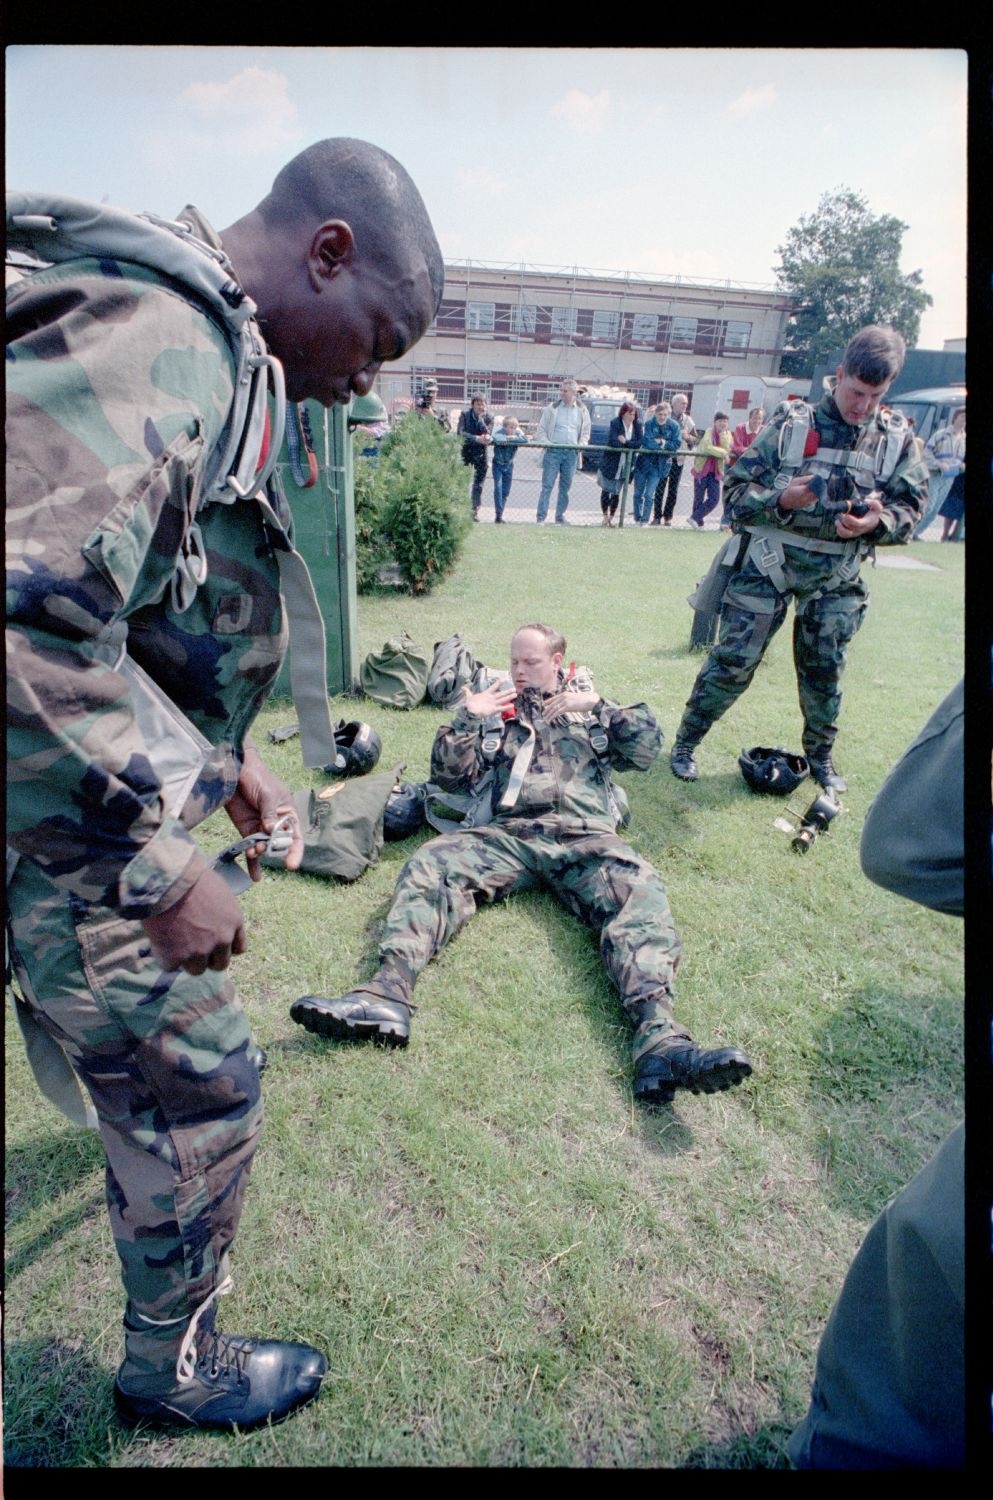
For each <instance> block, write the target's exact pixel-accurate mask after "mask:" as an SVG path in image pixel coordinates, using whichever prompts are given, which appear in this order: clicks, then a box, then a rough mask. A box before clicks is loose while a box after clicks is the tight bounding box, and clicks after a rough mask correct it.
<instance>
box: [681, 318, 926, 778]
mask: <svg viewBox="0 0 993 1500" xmlns="http://www.w3.org/2000/svg"><path fill="white" fill-rule="evenodd" d="M904 353H905V346H904V341H903V339H902V338H901V337H900V335H899V334H898V333H895V332H894V331H893V330H892V329H890V328H877V327H869V328H864V329H862V331H861V332H860V333H858V334H856V336H855V338H853V339H852V341H851V342H850V344H849V345H848V347H847V349H846V350H845V355H844V359H843V361H842V363H841V364H840V365H839V366H838V369H837V374H836V377H835V378H834V380H833V381H832V382H829V384H830V386H831V389H830V390H829V391H828V392H826V393H825V395H824V396H823V397H822V399H821V401H820V403H819V404H818V405H817V406H816V407H815V408H814V409H813V416H812V423H811V426H810V429H809V432H808V433H807V441H806V446H805V449H804V454H805V455H806V456H805V457H801V460H800V462H799V463H798V465H797V466H795V467H792V468H788V467H787V466H786V465H785V464H784V460H783V457H782V456H781V455H782V448H781V434H782V433H783V429H784V424H786V423H787V422H788V420H789V413H788V411H787V409H786V408H785V407H783V408H781V409H780V410H779V411H778V412H777V413H776V415H775V416H774V417H773V420H772V421H771V422H770V423H769V425H768V426H767V427H766V428H764V429H763V431H762V432H761V433H760V434H759V436H758V437H757V438H756V440H755V442H754V443H753V444H752V446H751V448H749V450H748V452H747V453H746V454H745V455H744V456H743V457H742V458H740V459H739V460H738V462H737V463H736V464H735V465H734V467H733V468H732V469H731V471H730V473H729V474H728V477H727V481H726V484H725V490H724V495H725V500H726V503H727V507H728V511H729V513H730V516H731V521H732V529H733V530H734V531H736V532H738V533H741V532H747V533H749V538H750V545H749V546H748V549H747V552H745V554H744V561H743V563H742V565H741V566H740V567H739V569H738V571H736V572H735V573H734V574H733V575H732V577H731V580H730V582H729V584H728V587H727V589H726V591H725V593H724V598H723V605H722V609H721V621H720V638H719V641H718V643H717V645H716V646H714V647H713V649H712V651H711V653H710V656H709V658H708V660H707V662H706V663H705V665H704V666H703V668H702V670H701V671H700V673H699V675H698V677H697V680H696V682H695V683H694V685H693V691H692V693H691V694H690V697H689V700H688V702H687V704H686V711H685V713H684V714H683V718H682V721H681V723H680V725H679V728H678V730H677V731H676V739H675V743H674V745H673V748H672V755H671V758H670V764H671V767H672V771H673V774H674V775H676V776H678V777H680V779H681V780H683V781H693V780H695V779H696V776H697V766H696V760H695V757H694V754H693V752H694V750H695V749H696V746H697V745H698V744H699V743H700V741H701V740H702V739H703V737H704V735H705V734H706V733H707V731H708V729H709V728H710V726H711V725H712V724H713V723H714V721H715V720H716V719H719V718H720V717H721V715H722V714H724V713H726V712H727V710H728V709H729V708H730V707H731V705H732V703H734V701H735V699H736V698H737V697H738V696H739V695H740V694H741V693H743V692H744V691H745V689H746V688H747V686H748V684H749V683H750V682H751V680H752V677H753V675H754V673H755V669H756V667H757V666H758V664H759V662H760V661H761V660H762V657H763V655H764V653H765V650H766V647H767V646H768V644H769V642H770V641H771V640H772V638H773V636H774V635H775V634H776V631H777V630H778V629H779V627H780V626H781V625H782V623H783V620H784V619H785V618H786V612H787V608H788V606H789V602H790V600H791V599H793V600H794V602H795V605H796V615H795V619H794V624H793V657H794V661H795V663H796V674H797V687H798V691H799V697H800V708H801V711H802V713H803V749H804V753H805V754H806V756H807V758H808V760H809V761H810V768H811V771H812V773H813V775H814V777H815V778H816V780H817V781H819V782H820V784H821V786H823V787H825V788H830V789H833V790H835V791H844V790H845V787H846V782H845V780H844V778H843V777H842V776H841V775H840V774H839V772H838V771H837V770H836V769H835V766H834V763H833V759H832V752H833V748H834V741H835V736H836V735H837V733H838V716H839V712H840V708H841V674H842V670H843V668H844V665H845V653H846V651H847V648H848V643H849V641H850V640H851V639H852V637H853V636H854V634H855V632H856V631H857V630H858V628H859V626H860V625H861V624H862V620H863V617H864V615H865V611H866V609H867V607H868V602H869V591H868V589H867V587H866V585H865V583H864V582H863V581H862V579H861V578H860V577H859V564H860V561H861V558H862V556H863V555H864V554H865V553H866V552H867V551H868V550H870V549H871V548H872V547H877V546H879V547H886V546H897V545H900V544H902V543H905V542H908V541H909V540H910V537H911V535H912V534H913V529H914V526H915V525H916V524H917V521H918V519H919V517H920V513H921V508H922V506H923V504H924V502H925V501H926V499H927V482H928V481H927V469H926V468H925V466H924V463H923V461H922V457H921V450H920V444H919V443H918V441H917V439H916V438H915V437H914V436H913V434H912V433H911V432H910V430H909V429H906V428H902V427H901V426H900V425H899V423H900V420H901V419H899V418H896V419H894V418H893V417H892V416H891V415H888V414H883V413H879V412H878V411H877V408H878V406H879V403H880V401H881V399H882V397H883V396H884V395H885V394H886V391H887V389H888V388H889V385H890V383H891V381H892V380H893V379H894V378H895V377H896V376H897V375H898V374H899V373H900V370H901V369H902V368H903V360H904ZM888 444H889V452H890V454H891V458H892V460H893V461H892V463H890V462H886V468H887V470H888V472H887V473H886V477H885V478H884V479H883V480H882V481H881V482H878V487H877V479H878V474H877V472H876V471H875V470H874V463H875V462H876V459H877V455H883V456H884V457H885V455H886V453H887V451H888V450H887V445H888ZM879 461H880V462H882V461H883V460H882V459H880V460H879ZM798 470H799V471H798ZM870 485H871V486H872V488H871V489H870V488H869V486H870ZM859 493H861V494H862V495H863V496H864V500H863V504H864V505H865V506H866V507H867V510H866V513H865V514H864V515H859V514H856V513H855V512H854V511H853V510H852V509H851V508H850V506H851V502H852V498H853V496H856V497H857V496H858V494H859ZM740 556H741V554H740V553H739V557H740Z"/></svg>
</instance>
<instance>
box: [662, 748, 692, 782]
mask: <svg viewBox="0 0 993 1500" xmlns="http://www.w3.org/2000/svg"><path fill="white" fill-rule="evenodd" d="M694 749H695V746H693V745H684V744H681V743H680V742H679V740H677V741H676V743H675V744H674V745H673V747H672V753H671V754H670V756H669V766H670V768H671V770H672V774H673V776H678V777H679V779H680V781H696V778H697V768H696V761H695V760H694V758H693V751H694Z"/></svg>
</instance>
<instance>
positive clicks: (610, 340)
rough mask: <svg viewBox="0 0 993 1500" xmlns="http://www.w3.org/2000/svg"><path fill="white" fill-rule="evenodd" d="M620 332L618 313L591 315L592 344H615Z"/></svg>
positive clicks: (619, 316)
mask: <svg viewBox="0 0 993 1500" xmlns="http://www.w3.org/2000/svg"><path fill="white" fill-rule="evenodd" d="M620 331H621V315H620V313H619V312H595V313H594V314H593V332H592V335H591V337H592V339H593V342H594V344H616V343H617V335H618V334H619V333H620Z"/></svg>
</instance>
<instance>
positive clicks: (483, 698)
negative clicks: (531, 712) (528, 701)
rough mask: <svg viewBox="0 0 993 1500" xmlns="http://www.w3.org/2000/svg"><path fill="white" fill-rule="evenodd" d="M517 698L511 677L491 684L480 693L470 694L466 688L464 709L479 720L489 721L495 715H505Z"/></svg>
mask: <svg viewBox="0 0 993 1500" xmlns="http://www.w3.org/2000/svg"><path fill="white" fill-rule="evenodd" d="M516 697H517V693H516V692H515V690H514V685H513V683H512V682H511V681H510V678H509V677H504V678H503V679H502V680H501V681H499V682H491V683H490V685H489V687H485V688H483V690H482V691H481V692H479V693H470V691H469V689H468V688H464V689H463V697H462V707H463V708H464V709H465V710H466V712H467V713H470V714H474V715H475V716H476V718H477V719H488V718H490V717H491V716H492V715H493V714H500V713H503V710H504V709H505V708H509V707H510V705H511V704H512V703H513V702H514V700H515V699H516Z"/></svg>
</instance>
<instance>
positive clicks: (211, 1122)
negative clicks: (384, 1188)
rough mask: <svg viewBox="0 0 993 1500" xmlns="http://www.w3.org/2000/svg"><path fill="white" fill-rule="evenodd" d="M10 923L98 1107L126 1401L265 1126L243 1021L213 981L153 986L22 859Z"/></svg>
mask: <svg viewBox="0 0 993 1500" xmlns="http://www.w3.org/2000/svg"><path fill="white" fill-rule="evenodd" d="M8 912H9V920H10V933H11V961H12V965H13V969H14V974H15V977H16V980H17V983H18V987H19V988H20V991H21V994H22V996H23V998H24V1000H25V1002H26V1004H27V1006H28V1009H29V1011H30V1012H31V1013H32V1016H33V1018H34V1020H35V1021H37V1022H38V1024H39V1025H40V1026H41V1027H42V1028H43V1029H44V1031H45V1032H46V1033H47V1034H48V1035H49V1036H50V1037H53V1038H54V1039H55V1040H56V1041H57V1042H58V1043H59V1044H60V1045H61V1047H62V1048H63V1049H64V1051H65V1052H66V1054H67V1055H68V1058H69V1060H70V1062H71V1063H72V1066H73V1068H74V1069H75V1072H76V1074H77V1076H78V1078H79V1079H80V1081H81V1082H82V1084H83V1085H84V1086H85V1088H86V1090H87V1091H88V1093H89V1095H90V1098H91V1099H92V1101H93V1105H94V1107H95V1110H96V1114H97V1119H98V1122H99V1129H100V1134H101V1137H102V1140H103V1145H104V1150H105V1152H106V1156H107V1168H106V1192H107V1207H108V1210H109V1213H110V1221H111V1228H112V1231H113V1235H114V1240H115V1243H116V1246H117V1253H118V1255H119V1257H120V1263H121V1276H122V1279H123V1281H124V1288H125V1291H126V1293H127V1308H126V1312H125V1330H126V1346H127V1364H128V1372H129V1380H128V1384H129V1388H130V1389H139V1388H140V1386H141V1381H142V1378H143V1377H149V1378H154V1377H155V1376H156V1375H160V1374H162V1373H165V1372H167V1371H168V1370H169V1368H170V1367H171V1366H174V1365H175V1363H176V1358H177V1353H178V1345H179V1343H180V1342H181V1340H182V1336H183V1334H184V1333H185V1332H186V1327H187V1325H188V1323H189V1320H190V1318H191V1316H192V1315H193V1313H195V1312H196V1310H197V1308H198V1307H200V1305H201V1304H202V1303H204V1302H205V1301H206V1300H207V1299H208V1298H209V1297H210V1295H211V1293H212V1292H214V1291H215V1290H216V1289H217V1287H218V1286H219V1285H220V1283H221V1282H222V1281H223V1279H224V1277H225V1276H226V1274H227V1264H226V1262H227V1252H228V1249H229V1247H230V1245H231V1242H232V1240H233V1239H234V1235H235V1231H236V1229H237V1226H238V1220H239V1218H240V1217H241V1208H242V1199H243V1195H244V1191H245V1187H246V1184H247V1180H248V1173H249V1167H250V1164H251V1160H252V1156H253V1155H254V1152H255V1147H256V1144H257V1142H258V1136H259V1131H260V1130H261V1126H262V1101H261V1091H260V1086H259V1074H258V1067H257V1065H256V1062H255V1052H254V1045H253V1043H252V1040H251V1035H250V1031H249V1025H248V1020H247V1017H246V1016H245V1013H244V1010H243V1009H242V1005H241V1002H240V1000H239V999H238V996H237V995H236V993H235V991H234V987H233V986H232V984H231V981H230V980H229V979H228V978H227V977H226V975H225V974H219V973H213V972H211V971H210V970H208V971H207V972H206V973H205V974H203V975H201V976H199V977H196V978H194V977H193V976H192V975H190V974H187V973H185V972H179V973H171V974H163V973H162V971H161V969H160V967H159V965H158V964H157V963H156V961H155V960H154V959H153V958H152V957H151V955H150V953H149V950H148V944H147V939H146V938H145V935H144V932H143V930H142V928H141V927H140V926H139V924H138V923H137V922H125V921H121V920H120V918H118V917H116V916H114V915H113V914H112V913H109V912H106V911H104V910H100V911H99V912H98V911H97V909H96V908H93V907H89V906H86V905H84V904H83V903H81V902H76V901H75V900H73V899H72V898H67V897H66V896H64V895H63V894H62V893H61V892H59V891H57V890H56V889H55V887H54V886H53V885H52V884H51V883H50V882H49V881H47V880H46V879H45V878H44V876H43V875H41V874H40V873H39V872H38V871H37V870H35V869H34V867H33V866H31V865H29V864H28V863H27V862H26V861H23V860H22V861H21V862H20V863H19V865H18V867H17V870H16V873H15V874H14V878H13V880H12V882H11V884H10V886H9V888H8Z"/></svg>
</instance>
